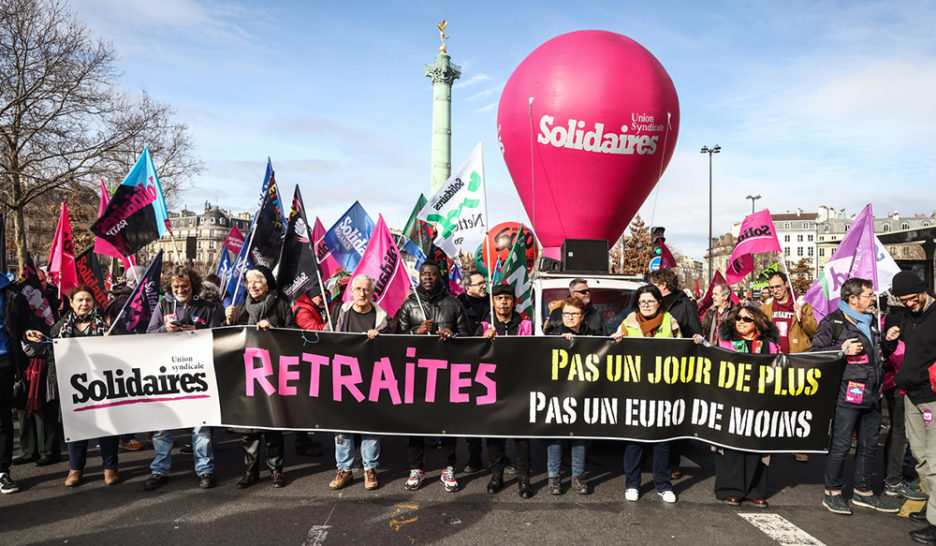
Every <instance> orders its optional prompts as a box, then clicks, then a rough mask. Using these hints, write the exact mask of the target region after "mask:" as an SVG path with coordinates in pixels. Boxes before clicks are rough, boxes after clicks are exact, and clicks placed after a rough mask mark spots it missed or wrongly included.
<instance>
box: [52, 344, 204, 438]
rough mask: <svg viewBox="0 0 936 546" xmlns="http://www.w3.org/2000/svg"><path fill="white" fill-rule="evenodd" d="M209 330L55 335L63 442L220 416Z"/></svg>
mask: <svg viewBox="0 0 936 546" xmlns="http://www.w3.org/2000/svg"><path fill="white" fill-rule="evenodd" d="M212 343H213V339H212V334H211V331H210V330H199V331H195V332H184V333H177V334H145V335H127V336H103V337H88V338H68V339H57V340H55V344H54V350H55V367H56V375H57V379H58V387H59V395H60V398H61V403H62V421H63V425H64V427H65V439H66V440H67V441H77V440H84V439H88V438H98V437H101V436H111V435H114V434H118V433H132V432H147V431H154V430H166V429H175V428H189V427H195V426H200V425H206V424H217V423H219V422H220V421H221V416H220V412H219V409H218V387H217V382H216V380H215V369H214V364H213V362H212Z"/></svg>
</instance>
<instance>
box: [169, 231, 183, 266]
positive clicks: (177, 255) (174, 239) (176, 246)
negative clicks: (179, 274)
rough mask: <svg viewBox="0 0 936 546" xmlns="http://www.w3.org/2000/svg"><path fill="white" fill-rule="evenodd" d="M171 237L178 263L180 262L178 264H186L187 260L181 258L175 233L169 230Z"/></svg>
mask: <svg viewBox="0 0 936 546" xmlns="http://www.w3.org/2000/svg"><path fill="white" fill-rule="evenodd" d="M169 239H170V240H171V241H172V250H174V251H175V252H174V254H175V255H176V264H178V265H185V262H182V261H180V259H179V258H180V256H181V255H180V254H179V247H178V245H177V244H176V238H175V235H173V234H172V232H171V231H170V232H169Z"/></svg>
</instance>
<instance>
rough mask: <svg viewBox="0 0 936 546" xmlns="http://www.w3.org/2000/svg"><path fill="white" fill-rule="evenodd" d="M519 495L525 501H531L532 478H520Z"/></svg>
mask: <svg viewBox="0 0 936 546" xmlns="http://www.w3.org/2000/svg"><path fill="white" fill-rule="evenodd" d="M517 494H518V495H520V496H521V497H522V498H524V499H529V498H531V497H532V496H533V486H531V485H530V478H526V477H524V478H520V479H519V480H518V481H517Z"/></svg>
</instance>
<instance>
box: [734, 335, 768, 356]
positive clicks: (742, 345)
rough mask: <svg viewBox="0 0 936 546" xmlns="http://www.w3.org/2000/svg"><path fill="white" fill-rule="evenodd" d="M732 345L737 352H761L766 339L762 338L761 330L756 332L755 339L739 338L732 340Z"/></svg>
mask: <svg viewBox="0 0 936 546" xmlns="http://www.w3.org/2000/svg"><path fill="white" fill-rule="evenodd" d="M749 343H750V345H749ZM731 346H732V347H734V350H735V352H736V353H754V354H759V353H760V352H761V351H762V350H763V348H764V341H763V340H761V339H760V332H754V339H744V338H743V337H742V338H738V339H735V340H732V341H731ZM748 349H750V350H748Z"/></svg>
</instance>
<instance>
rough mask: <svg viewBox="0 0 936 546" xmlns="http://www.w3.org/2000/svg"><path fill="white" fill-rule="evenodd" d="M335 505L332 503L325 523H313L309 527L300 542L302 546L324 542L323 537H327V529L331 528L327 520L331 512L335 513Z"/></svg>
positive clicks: (314, 545)
mask: <svg viewBox="0 0 936 546" xmlns="http://www.w3.org/2000/svg"><path fill="white" fill-rule="evenodd" d="M337 506H338V504H337V503H335V504H333V505H332V509H331V512H329V513H328V517H327V518H325V523H323V524H321V525H313V526H312V528H311V529H309V533H308V534H307V535H306V539H305V540H304V541H303V542H302V546H322V544H325V539H326V538H328V530H329V529H331V525H329V524H328V520H330V519H331V517H332V514H334V513H335V508H336V507H337Z"/></svg>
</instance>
